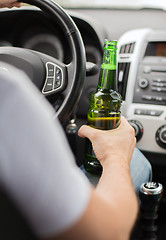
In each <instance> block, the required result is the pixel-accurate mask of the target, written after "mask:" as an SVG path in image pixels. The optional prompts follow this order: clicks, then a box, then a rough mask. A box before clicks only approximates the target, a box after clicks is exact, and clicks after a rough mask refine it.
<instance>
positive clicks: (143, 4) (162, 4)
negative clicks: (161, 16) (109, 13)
mask: <svg viewBox="0 0 166 240" xmlns="http://www.w3.org/2000/svg"><path fill="white" fill-rule="evenodd" d="M55 1H56V2H57V3H59V4H60V5H61V6H62V7H65V8H117V9H118V8H119V9H143V8H150V9H152V8H155V9H156V8H157V9H163V10H166V0H93V1H89V0H55Z"/></svg>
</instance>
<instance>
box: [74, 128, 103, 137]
mask: <svg viewBox="0 0 166 240" xmlns="http://www.w3.org/2000/svg"><path fill="white" fill-rule="evenodd" d="M96 131H100V130H97V129H95V128H92V127H89V126H87V125H83V126H81V127H80V129H79V130H78V136H80V137H82V138H85V137H86V138H89V139H90V138H91V136H92V135H93V133H94V132H96Z"/></svg>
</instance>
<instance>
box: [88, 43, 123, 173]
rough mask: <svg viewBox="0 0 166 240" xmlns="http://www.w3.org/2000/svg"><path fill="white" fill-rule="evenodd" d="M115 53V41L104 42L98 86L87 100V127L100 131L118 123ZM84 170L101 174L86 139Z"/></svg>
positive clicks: (100, 168) (100, 169) (119, 104)
mask: <svg viewBox="0 0 166 240" xmlns="http://www.w3.org/2000/svg"><path fill="white" fill-rule="evenodd" d="M116 51H117V41H108V40H106V41H105V42H104V54H103V62H102V64H101V69H100V75H99V81H98V86H97V89H96V90H95V91H94V92H93V93H92V94H91V96H90V98H89V110H88V125H90V126H91V127H94V128H97V129H101V130H108V129H114V128H116V127H117V126H118V125H119V122H120V116H121V112H120V108H121V103H122V98H121V95H120V94H119V93H117V91H116V89H117V81H116ZM84 168H85V169H86V170H87V171H88V172H90V173H94V174H97V175H100V174H101V173H102V166H101V164H100V163H99V161H98V160H97V158H96V156H95V154H94V151H93V148H92V144H91V142H90V141H89V140H88V139H86V144H85V160H84Z"/></svg>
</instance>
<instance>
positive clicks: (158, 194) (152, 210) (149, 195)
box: [139, 182, 163, 240]
mask: <svg viewBox="0 0 166 240" xmlns="http://www.w3.org/2000/svg"><path fill="white" fill-rule="evenodd" d="M162 193H163V186H162V184H160V183H157V182H146V183H143V184H142V185H141V187H140V192H139V196H140V200H141V206H140V209H141V223H142V230H143V232H142V235H143V236H142V238H141V239H143V240H157V235H156V232H157V226H156V225H155V220H156V219H157V218H158V215H157V211H158V208H159V203H160V200H161V198H162Z"/></svg>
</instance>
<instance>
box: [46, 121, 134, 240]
mask: <svg viewBox="0 0 166 240" xmlns="http://www.w3.org/2000/svg"><path fill="white" fill-rule="evenodd" d="M78 134H79V136H81V137H88V138H89V139H90V140H91V141H92V144H93V148H94V151H95V154H96V156H97V158H98V160H99V161H100V162H101V164H102V166H103V174H102V176H101V179H100V181H99V184H98V186H97V188H96V189H93V188H92V190H91V199H90V202H89V205H88V207H87V209H86V211H85V212H84V214H83V216H82V217H81V218H80V220H79V221H78V222H77V223H75V224H74V225H73V227H71V228H70V229H69V230H68V231H66V232H64V233H62V234H61V235H59V236H58V237H52V238H50V239H51V240H60V239H61V240H62V239H67V240H70V239H71V240H76V239H79V240H85V239H86V240H91V239H92V240H93V239H95V240H107V239H113V240H116V239H122V240H125V239H126V240H127V239H129V235H130V232H131V230H132V227H133V224H134V222H135V220H136V216H137V211H138V203H137V198H136V195H135V192H134V189H133V185H132V181H131V177H130V171H129V163H130V159H131V155H132V152H133V149H134V146H135V143H136V140H135V137H134V131H133V128H132V127H131V126H130V125H129V124H128V123H127V121H126V120H125V119H124V118H123V117H122V120H121V124H120V126H119V127H118V129H115V130H111V131H108V130H107V131H101V130H96V129H93V128H90V127H88V126H83V127H81V129H80V130H79V133H78ZM47 239H49V238H47Z"/></svg>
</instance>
